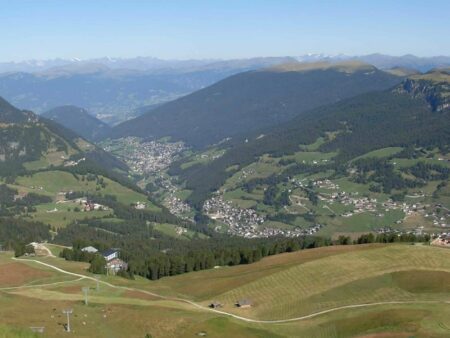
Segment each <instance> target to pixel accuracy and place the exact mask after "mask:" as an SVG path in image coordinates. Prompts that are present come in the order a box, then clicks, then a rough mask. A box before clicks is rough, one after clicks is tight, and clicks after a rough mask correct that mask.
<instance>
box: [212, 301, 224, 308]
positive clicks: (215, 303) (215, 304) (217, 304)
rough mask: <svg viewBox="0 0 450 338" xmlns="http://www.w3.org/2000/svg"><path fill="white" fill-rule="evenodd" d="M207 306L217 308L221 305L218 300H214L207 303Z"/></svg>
mask: <svg viewBox="0 0 450 338" xmlns="http://www.w3.org/2000/svg"><path fill="white" fill-rule="evenodd" d="M209 307H210V308H212V309H218V308H221V307H223V305H222V304H221V303H219V302H216V301H214V302H212V303H211V304H209Z"/></svg>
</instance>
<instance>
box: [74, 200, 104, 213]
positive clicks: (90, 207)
mask: <svg viewBox="0 0 450 338" xmlns="http://www.w3.org/2000/svg"><path fill="white" fill-rule="evenodd" d="M75 203H78V204H79V205H80V206H81V211H86V212H87V211H94V210H98V211H106V210H109V208H108V206H106V205H103V204H99V203H93V202H92V201H89V200H88V199H87V198H77V199H76V200H75Z"/></svg>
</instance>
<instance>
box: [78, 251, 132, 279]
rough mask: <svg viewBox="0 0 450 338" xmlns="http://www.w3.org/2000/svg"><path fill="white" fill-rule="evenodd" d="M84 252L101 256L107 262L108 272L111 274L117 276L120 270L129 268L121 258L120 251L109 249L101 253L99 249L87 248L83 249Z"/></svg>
mask: <svg viewBox="0 0 450 338" xmlns="http://www.w3.org/2000/svg"><path fill="white" fill-rule="evenodd" d="M81 251H83V252H88V253H94V254H101V255H102V256H103V258H104V259H105V261H106V266H105V268H106V271H107V273H110V274H116V273H117V272H118V271H120V270H126V269H127V268H128V264H127V263H126V262H124V261H123V260H121V259H120V258H119V253H120V251H119V249H108V250H106V251H103V252H101V253H99V251H98V250H97V248H94V247H93V246H87V247H85V248H83V249H81Z"/></svg>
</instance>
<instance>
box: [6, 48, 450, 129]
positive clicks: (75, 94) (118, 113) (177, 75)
mask: <svg viewBox="0 0 450 338" xmlns="http://www.w3.org/2000/svg"><path fill="white" fill-rule="evenodd" d="M294 61H300V62H307V63H311V62H323V61H327V62H340V61H362V62H365V63H369V64H372V65H374V66H376V67H377V68H379V69H384V70H387V69H390V68H397V69H399V68H401V69H408V70H409V72H414V71H420V72H424V71H428V70H430V69H432V68H436V67H439V68H442V67H449V66H450V57H446V56H436V57H426V58H422V57H416V56H413V55H405V56H389V55H382V54H371V55H364V56H348V55H325V54H306V55H302V56H296V57H289V56H287V57H258V58H250V59H235V60H161V59H157V58H152V57H137V58H130V59H123V58H108V57H104V58H97V59H89V60H79V59H54V60H31V61H23V62H3V63H0V95H1V96H3V97H5V98H6V99H7V100H8V101H10V102H11V103H13V104H14V105H15V106H17V107H20V108H21V109H29V110H32V111H34V112H37V113H43V112H45V111H47V110H49V109H52V108H54V107H58V106H63V105H74V106H79V107H83V108H85V109H86V110H88V111H89V112H91V113H92V114H93V115H95V116H96V117H97V118H99V119H100V120H102V121H104V122H106V123H108V124H110V125H115V124H118V123H120V122H122V121H126V120H129V119H131V118H134V117H136V116H138V115H139V114H141V113H142V112H145V108H142V107H147V106H150V107H151V106H155V105H160V104H162V103H165V102H168V101H171V100H174V99H177V98H179V97H181V96H184V95H187V94H189V93H192V92H195V91H197V90H199V89H202V88H205V87H207V86H209V85H211V84H213V83H216V82H218V81H220V80H222V79H225V78H227V77H229V76H231V75H234V74H237V73H241V72H245V71H250V70H258V69H263V68H267V67H272V66H274V65H279V64H284V63H292V62H294Z"/></svg>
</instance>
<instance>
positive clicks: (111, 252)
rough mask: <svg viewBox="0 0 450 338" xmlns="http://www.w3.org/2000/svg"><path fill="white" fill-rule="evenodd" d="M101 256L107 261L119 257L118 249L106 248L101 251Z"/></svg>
mask: <svg viewBox="0 0 450 338" xmlns="http://www.w3.org/2000/svg"><path fill="white" fill-rule="evenodd" d="M102 256H103V257H104V258H105V260H106V261H107V262H109V261H112V260H113V259H114V258H119V250H117V249H108V250H106V251H104V252H103V253H102Z"/></svg>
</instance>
